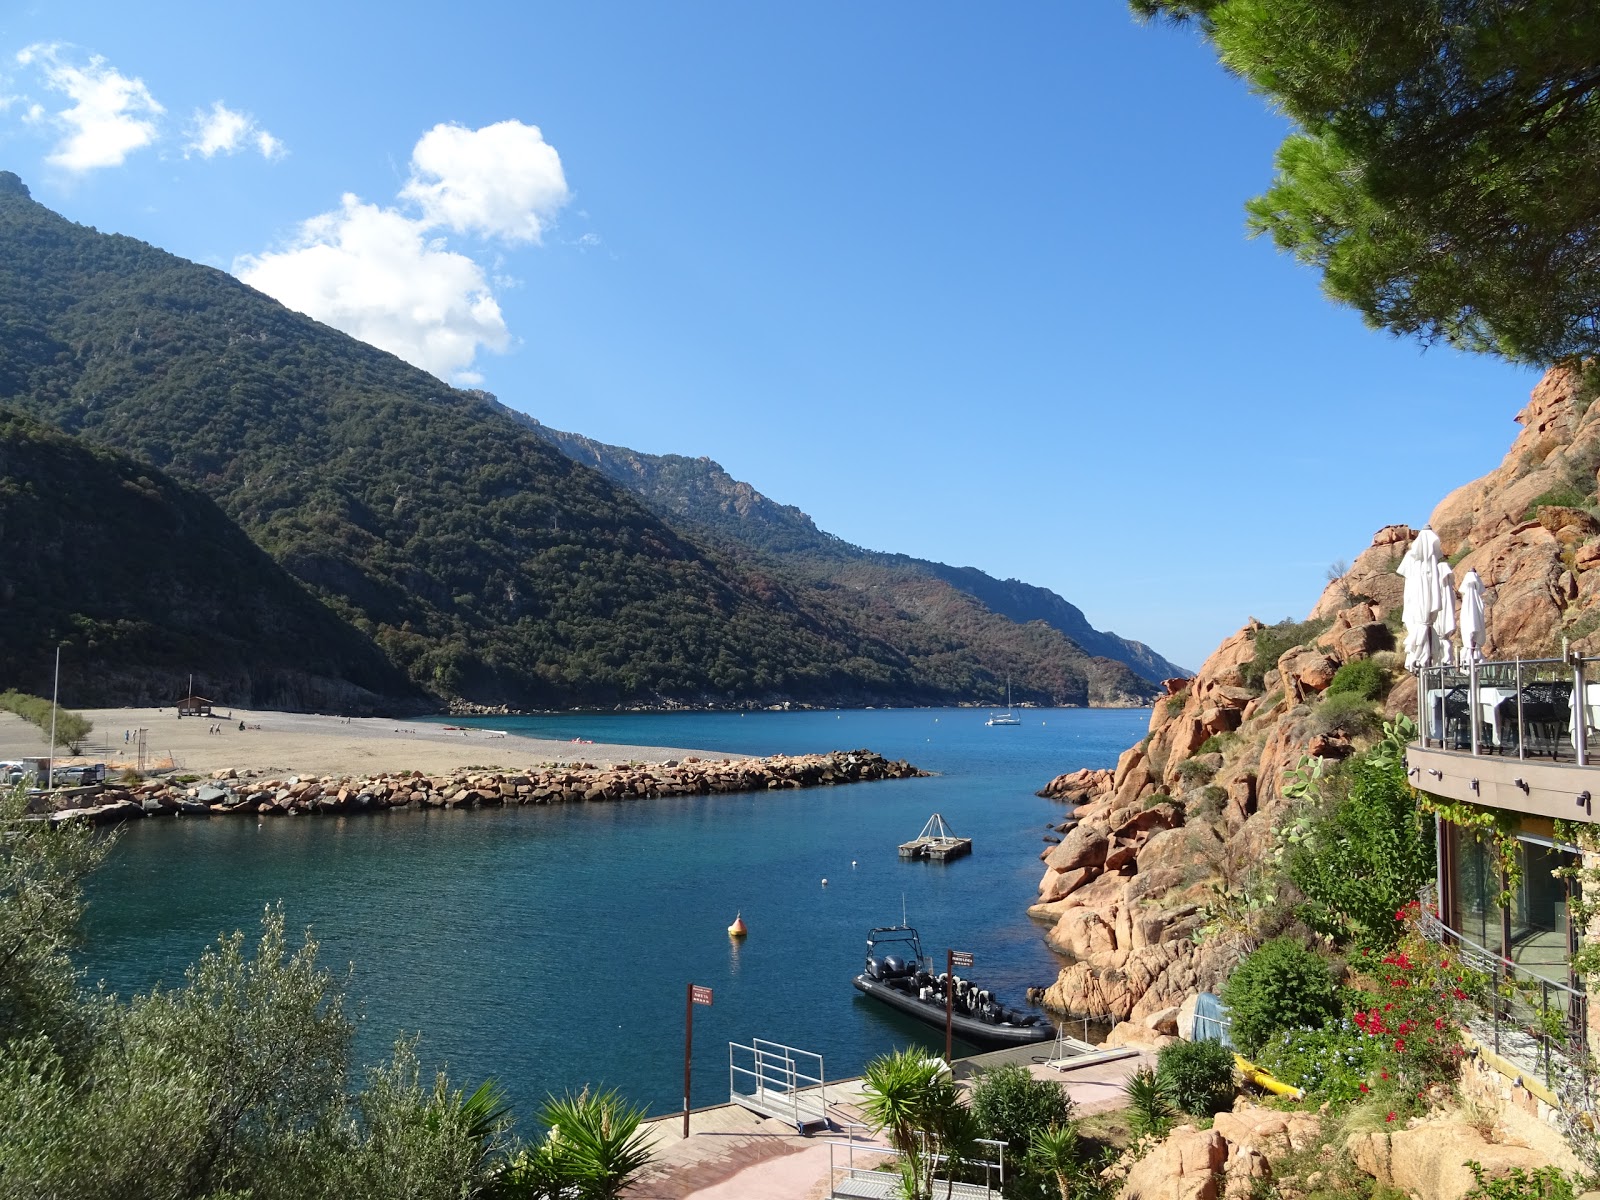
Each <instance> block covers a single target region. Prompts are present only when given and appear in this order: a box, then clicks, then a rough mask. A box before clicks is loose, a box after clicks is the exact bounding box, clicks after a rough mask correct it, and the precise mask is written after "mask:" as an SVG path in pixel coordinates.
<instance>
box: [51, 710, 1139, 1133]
mask: <svg viewBox="0 0 1600 1200" xmlns="http://www.w3.org/2000/svg"><path fill="white" fill-rule="evenodd" d="M985 715H986V714H984V713H982V712H976V711H972V710H961V709H948V710H927V709H922V710H914V711H883V712H846V713H842V714H834V713H762V714H751V715H749V716H744V717H741V716H738V715H737V714H699V715H693V716H668V715H659V716H658V715H630V716H560V717H527V718H507V717H499V718H494V719H492V720H489V721H486V722H482V723H483V724H488V725H491V726H492V727H494V728H504V729H511V730H515V731H518V732H523V731H525V732H528V733H533V734H537V735H540V736H545V737H557V738H562V739H570V738H573V737H585V738H591V739H593V740H595V741H599V742H615V743H621V744H629V745H646V746H648V745H656V746H663V745H664V746H707V747H714V748H716V749H719V750H727V751H734V752H751V753H799V752H805V751H822V750H832V749H854V748H857V747H869V748H871V749H874V750H877V751H879V752H880V753H883V754H885V755H887V756H889V757H890V758H907V759H909V760H910V761H912V762H914V763H916V764H917V765H918V766H921V767H924V768H926V769H928V770H933V771H938V772H941V774H940V775H939V776H938V777H937V778H932V779H915V780H901V781H894V782H887V783H872V784H857V785H852V786H848V787H840V788H816V789H808V790H804V791H795V790H789V791H782V792H773V793H762V794H758V795H753V796H723V797H694V798H676V799H663V800H649V801H641V802H638V803H630V804H588V805H568V806H562V807H554V808H513V809H505V810H488V811H482V812H459V813H456V812H439V811H430V812H426V813H422V812H410V811H404V812H396V813H391V814H387V815H382V816H352V817H307V818H298V819H292V820H291V819H278V820H271V821H267V822H266V823H265V824H264V825H262V826H261V827H259V828H258V827H257V824H256V822H254V821H249V820H242V819H212V820H188V819H185V820H176V821H173V820H162V821H142V822H139V823H137V824H135V825H132V826H129V827H127V828H126V831H125V833H124V834H123V837H122V839H121V842H120V843H119V845H118V847H117V849H116V852H115V854H114V855H113V857H112V859H111V861H110V863H109V864H108V865H107V867H106V868H105V869H104V870H103V871H102V872H101V873H100V875H99V876H98V877H97V878H96V879H95V881H94V883H93V886H92V888H91V892H90V900H91V904H90V911H89V923H88V930H87V933H88V941H87V946H86V949H85V951H84V954H83V963H84V965H85V967H86V968H87V970H88V971H89V974H90V978H91V979H104V980H105V981H106V982H107V983H108V984H109V985H110V986H111V987H112V988H114V989H116V990H117V991H120V992H124V993H126V992H130V991H135V990H143V989H146V988H148V987H149V986H150V985H151V984H153V983H155V982H157V981H166V982H168V983H176V982H181V979H182V972H183V968H184V966H185V965H187V964H188V963H189V962H191V961H193V959H194V958H195V957H196V956H197V955H198V954H199V953H200V951H201V950H202V949H203V948H204V947H205V945H206V944H207V943H208V942H209V941H211V940H213V939H214V938H215V937H216V936H217V934H218V933H219V932H221V931H224V930H232V929H235V928H243V929H245V930H246V931H250V930H252V929H253V928H254V927H255V924H256V921H257V919H258V916H259V913H260V911H261V908H262V906H263V905H265V904H268V903H271V902H273V901H276V900H278V899H279V898H282V899H283V901H284V903H285V906H286V908H287V911H288V915H289V919H290V924H291V926H305V925H310V926H312V927H313V929H314V932H315V935H316V937H317V938H318V939H319V940H320V941H321V944H322V955H323V961H324V963H325V964H327V965H329V966H333V967H342V966H343V965H344V964H345V963H347V962H348V963H353V964H354V966H355V974H354V982H353V987H352V991H353V993H354V997H355V999H356V1000H358V1001H359V1003H360V1005H361V1008H362V1011H363V1013H364V1018H363V1021H362V1024H361V1027H360V1033H359V1035H358V1046H357V1050H358V1057H359V1058H360V1059H361V1060H362V1061H366V1062H375V1061H377V1060H379V1059H381V1058H382V1057H384V1055H385V1054H386V1053H387V1051H388V1047H389V1045H390V1044H391V1043H392V1041H393V1039H394V1036H395V1035H396V1034H397V1033H398V1032H401V1031H412V1032H415V1031H419V1030H420V1031H421V1032H422V1033H423V1034H424V1042H423V1053H424V1055H425V1056H426V1060H427V1061H432V1062H435V1063H444V1064H447V1065H448V1067H449V1069H450V1072H451V1074H452V1076H453V1077H454V1078H455V1079H456V1080H457V1082H459V1083H467V1082H469V1081H475V1080H477V1079H480V1078H482V1077H484V1076H487V1075H493V1076H495V1077H496V1078H498V1079H499V1080H500V1081H501V1082H502V1083H504V1084H505V1085H506V1086H507V1088H508V1089H509V1090H510V1092H511V1094H512V1096H513V1098H514V1100H515V1101H516V1102H517V1105H518V1108H519V1111H521V1112H524V1113H526V1112H531V1111H534V1110H536V1109H537V1107H538V1104H539V1102H540V1101H541V1100H542V1098H543V1097H544V1095H545V1094H546V1093H547V1092H552V1091H553V1092H558V1093H559V1092H560V1091H562V1090H564V1089H566V1088H569V1087H578V1086H581V1085H582V1084H583V1083H585V1082H604V1083H607V1084H615V1085H617V1086H619V1087H621V1088H622V1089H623V1090H624V1091H625V1092H626V1093H627V1094H628V1095H629V1096H630V1097H632V1098H634V1099H635V1100H638V1101H642V1102H645V1103H648V1104H649V1105H650V1106H651V1108H652V1109H653V1110H656V1111H671V1110H675V1109H676V1108H677V1107H678V1106H679V1104H680V1103H681V1100H680V1098H679V1097H680V1096H681V1091H682V1063H683V1006H684V985H685V983H686V982H688V981H691V980H692V981H693V982H695V983H699V984H705V985H709V986H711V987H712V988H713V989H714V991H715V1003H714V1005H713V1006H712V1007H711V1008H709V1009H707V1008H700V1009H697V1010H696V1013H695V1055H694V1066H695V1084H694V1102H695V1103H696V1104H697V1105H700V1104H710V1103H716V1102H718V1101H723V1100H726V1099H727V1078H728V1074H727V1043H728V1042H729V1041H730V1040H733V1041H748V1039H750V1038H751V1037H764V1038H768V1039H771V1040H774V1041H779V1042H785V1043H788V1044H790V1045H794V1046H799V1047H802V1048H805V1049H809V1050H814V1051H818V1052H820V1053H822V1054H823V1055H824V1056H825V1059H826V1067H827V1072H828V1075H829V1077H830V1078H834V1077H838V1076H844V1075H851V1074H855V1073H857V1072H858V1071H859V1069H860V1067H861V1066H862V1064H863V1063H865V1062H866V1061H867V1060H868V1059H869V1058H871V1057H872V1056H874V1055H876V1054H879V1053H881V1052H883V1051H885V1050H888V1049H891V1048H893V1047H895V1046H898V1045H904V1044H906V1043H907V1042H909V1041H911V1040H913V1039H919V1040H925V1041H926V1044H928V1045H936V1044H939V1039H938V1038H937V1037H926V1038H925V1037H924V1035H923V1033H922V1032H921V1031H922V1027H921V1026H919V1025H917V1024H916V1023H915V1022H911V1021H909V1020H906V1019H905V1018H901V1017H898V1016H895V1015H893V1014H890V1013H888V1012H885V1011H883V1010H882V1009H881V1007H880V1006H878V1005H875V1004H873V1003H872V1002H870V1001H868V1000H866V999H864V998H862V997H859V996H858V995H857V994H856V992H855V991H854V990H853V989H852V988H851V987H850V983H849V980H850V977H851V976H852V975H853V974H854V973H855V972H856V971H857V970H858V969H859V966H860V962H861V958H862V951H863V945H864V938H865V935H866V932H867V930H868V928H870V927H871V926H873V925H892V924H896V923H898V921H899V919H900V913H901V902H902V897H903V898H904V903H905V908H906V911H907V912H908V914H909V916H910V918H911V923H912V924H914V925H916V926H918V927H919V928H920V930H921V931H922V935H923V939H924V943H923V945H924V950H925V952H927V953H930V954H935V955H939V956H942V954H943V952H944V950H945V948H946V947H954V948H955V949H960V950H970V951H972V952H973V953H974V954H976V956H977V965H976V967H975V968H974V969H973V971H972V972H971V974H972V976H973V977H974V978H977V979H979V980H981V981H982V983H983V984H984V986H987V987H993V988H995V989H996V990H998V991H1000V992H1001V993H1002V995H1003V996H1004V997H1005V998H1006V999H1007V1000H1009V1001H1011V1002H1013V1003H1017V1004H1020V1003H1021V1002H1022V992H1023V989H1024V988H1026V987H1028V986H1029V985H1033V984H1044V983H1048V982H1050V981H1051V980H1053V979H1054V977H1055V974H1056V970H1057V969H1058V965H1059V962H1058V960H1057V959H1056V958H1055V956H1054V955H1052V954H1051V953H1050V951H1049V950H1047V949H1046V948H1045V946H1044V943H1043V941H1042V940H1041V937H1040V932H1039V930H1038V929H1037V928H1036V927H1035V926H1033V925H1032V924H1031V923H1030V922H1029V921H1028V919H1027V918H1026V916H1025V915H1024V911H1023V910H1024V909H1025V908H1026V906H1027V905H1028V904H1029V903H1030V902H1031V900H1032V899H1033V897H1034V894H1035V888H1036V886H1037V884H1038V879H1039V874H1040V872H1041V870H1042V867H1041V866H1040V864H1039V861H1038V854H1039V852H1040V851H1041V850H1043V849H1044V843H1043V841H1042V840H1041V837H1042V835H1043V833H1044V832H1045V829H1044V827H1045V823H1046V822H1047V821H1049V820H1051V819H1056V820H1059V819H1060V815H1061V813H1062V808H1061V806H1060V805H1059V804H1055V803H1053V802H1051V801H1048V800H1041V799H1039V798H1037V797H1036V796H1034V795H1033V792H1034V791H1035V789H1037V788H1039V787H1040V786H1042V785H1043V784H1044V783H1045V781H1046V780H1048V779H1049V778H1050V777H1051V776H1053V775H1055V774H1057V773H1059V772H1061V771H1068V770H1074V769H1076V768H1078V767H1085V766H1090V767H1099V766H1109V765H1111V764H1112V763H1114V762H1115V760H1116V756H1117V755H1118V754H1119V753H1121V751H1122V750H1124V749H1125V748H1126V747H1127V746H1129V745H1131V744H1132V743H1133V742H1135V741H1137V740H1138V739H1139V738H1140V737H1141V736H1142V735H1143V733H1144V730H1145V727H1146V724H1147V722H1148V719H1149V714H1148V712H1147V711H1140V710H1134V711H1104V710H1099V711H1097V710H1072V709H1063V710H1034V711H1029V712H1027V713H1026V714H1025V716H1024V718H1023V722H1024V723H1023V725H1022V726H1021V727H1020V728H989V727H987V726H985V725H984V724H983V721H984V719H985ZM458 723H459V722H458ZM934 811H938V812H941V813H943V814H944V816H945V818H946V820H948V821H949V822H950V824H951V825H952V826H953V827H954V828H955V830H956V832H958V833H960V834H962V835H970V836H972V837H973V838H974V839H975V846H974V853H973V855H972V857H970V858H966V859H961V860H959V861H957V862H954V863H951V864H948V865H935V864H928V863H902V862H900V861H899V859H898V858H897V857H896V853H895V848H896V846H897V845H898V843H900V842H902V841H905V840H908V839H909V838H911V837H912V836H914V835H915V834H916V833H917V832H918V831H919V830H920V829H921V827H922V824H923V822H924V821H926V820H927V818H928V815H929V814H930V813H932V812H934ZM824 877H825V878H826V879H827V881H828V883H827V886H826V887H824V886H823V885H822V880H823V878H824ZM738 911H742V912H743V914H744V919H745V921H746V923H747V924H748V925H749V927H750V936H749V939H748V940H747V941H746V942H745V943H744V944H743V945H736V944H732V943H730V941H729V939H728V937H727V933H726V927H727V925H728V922H730V921H731V920H732V919H733V917H734V914H735V912H738Z"/></svg>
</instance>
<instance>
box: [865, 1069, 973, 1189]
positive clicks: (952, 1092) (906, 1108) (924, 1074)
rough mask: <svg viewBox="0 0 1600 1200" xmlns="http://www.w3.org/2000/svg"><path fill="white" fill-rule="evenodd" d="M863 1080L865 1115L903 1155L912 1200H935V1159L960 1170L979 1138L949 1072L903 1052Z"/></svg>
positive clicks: (903, 1166) (903, 1170) (869, 1073)
mask: <svg viewBox="0 0 1600 1200" xmlns="http://www.w3.org/2000/svg"><path fill="white" fill-rule="evenodd" d="M862 1080H863V1082H864V1084H865V1087H864V1088H863V1093H864V1099H863V1101H862V1105H861V1111H862V1114H863V1115H864V1116H865V1117H866V1118H867V1121H868V1122H869V1123H870V1124H871V1125H872V1126H873V1128H874V1129H875V1130H876V1131H878V1132H881V1133H882V1134H883V1135H884V1136H885V1137H886V1138H887V1139H888V1141H889V1144H890V1145H891V1146H893V1147H894V1149H895V1150H896V1152H897V1153H898V1154H899V1155H900V1170H901V1178H902V1179H903V1180H904V1181H905V1185H906V1195H907V1197H908V1200H930V1196H931V1191H930V1189H931V1187H932V1183H931V1180H932V1176H933V1172H934V1167H935V1156H937V1155H939V1154H943V1155H945V1156H947V1158H949V1159H950V1164H949V1165H950V1166H951V1168H952V1169H956V1168H958V1167H959V1165H960V1163H961V1162H963V1161H966V1160H967V1159H969V1157H970V1155H971V1150H972V1148H973V1147H972V1143H973V1141H974V1139H975V1137H976V1136H977V1127H976V1124H975V1123H974V1121H973V1118H972V1111H971V1110H970V1109H968V1108H967V1107H966V1105H964V1104H963V1103H962V1102H961V1091H960V1089H959V1088H958V1087H957V1086H956V1084H955V1081H954V1080H953V1079H952V1078H951V1076H950V1070H949V1068H948V1067H947V1066H946V1065H945V1064H944V1062H943V1061H942V1060H940V1059H936V1058H928V1057H927V1056H926V1055H925V1054H924V1053H923V1052H922V1051H920V1050H917V1049H914V1048H912V1049H906V1050H897V1051H894V1052H892V1053H889V1054H884V1055H880V1056H879V1057H877V1058H875V1059H873V1060H872V1061H871V1062H869V1063H868V1064H867V1067H866V1070H865V1071H863V1072H862Z"/></svg>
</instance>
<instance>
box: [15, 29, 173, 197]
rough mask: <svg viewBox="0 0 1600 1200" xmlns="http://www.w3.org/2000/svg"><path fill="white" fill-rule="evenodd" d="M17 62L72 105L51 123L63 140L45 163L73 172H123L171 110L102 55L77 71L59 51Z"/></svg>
mask: <svg viewBox="0 0 1600 1200" xmlns="http://www.w3.org/2000/svg"><path fill="white" fill-rule="evenodd" d="M17 62H18V63H19V64H20V65H21V66H25V67H28V66H37V67H38V69H39V72H40V74H41V75H42V76H43V78H44V83H45V86H46V87H48V88H50V89H51V90H52V91H55V92H60V93H62V94H63V95H65V96H66V97H67V98H68V99H69V100H71V101H72V104H71V106H70V107H68V108H64V109H61V110H60V111H59V112H57V113H55V114H54V115H53V117H52V118H51V120H52V123H53V124H55V125H56V126H57V127H59V128H60V129H61V131H62V135H63V136H62V139H61V141H60V142H58V143H57V144H56V147H55V149H54V150H53V151H52V152H51V153H50V154H49V155H48V156H46V158H45V161H46V162H48V163H51V164H52V165H54V166H58V167H62V168H64V169H66V170H68V171H92V170H95V169H97V168H100V167H119V166H121V165H122V164H123V162H124V161H126V159H127V157H128V155H130V154H132V153H133V152H134V151H135V150H140V149H143V148H144V147H145V146H148V145H150V144H151V143H152V142H154V141H155V140H156V134H157V131H158V129H159V124H160V121H159V119H160V117H161V116H162V114H164V113H165V112H166V109H164V108H162V107H161V105H160V104H158V103H156V99H155V97H154V96H152V95H151V94H150V89H149V88H147V87H146V86H145V85H144V81H143V80H142V79H137V78H131V77H129V76H127V75H124V74H122V73H121V72H120V71H118V70H117V69H116V68H114V67H112V66H111V65H110V64H109V63H107V62H106V60H105V59H104V58H102V57H100V56H99V55H98V54H96V55H93V56H92V57H91V58H90V59H89V60H88V62H87V63H86V64H83V65H75V64H73V63H69V62H66V61H64V60H63V59H62V57H61V54H60V48H59V47H57V46H54V45H35V46H29V47H27V48H26V49H25V50H22V51H20V52H19V53H18V54H17ZM28 115H29V117H30V118H32V119H34V120H39V119H41V118H42V117H43V116H44V115H45V114H44V112H43V110H42V109H38V108H36V109H33V110H30V111H29V114H28Z"/></svg>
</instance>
